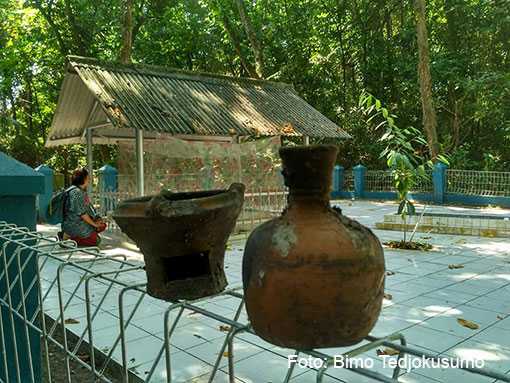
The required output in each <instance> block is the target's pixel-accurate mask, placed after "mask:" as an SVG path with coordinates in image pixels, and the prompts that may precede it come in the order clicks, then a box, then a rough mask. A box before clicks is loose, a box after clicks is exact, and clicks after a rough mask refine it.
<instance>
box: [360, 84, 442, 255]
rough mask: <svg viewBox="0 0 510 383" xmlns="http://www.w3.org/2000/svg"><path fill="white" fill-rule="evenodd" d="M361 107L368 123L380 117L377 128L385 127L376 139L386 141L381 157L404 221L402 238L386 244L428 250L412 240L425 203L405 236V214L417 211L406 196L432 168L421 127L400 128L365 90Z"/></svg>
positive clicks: (392, 117)
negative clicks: (422, 150)
mask: <svg viewBox="0 0 510 383" xmlns="http://www.w3.org/2000/svg"><path fill="white" fill-rule="evenodd" d="M360 107H362V109H363V110H364V112H365V115H367V116H368V118H367V123H370V122H371V121H376V120H380V122H379V124H378V125H377V127H378V128H381V127H384V128H385V129H386V131H385V133H384V134H383V135H382V137H381V138H380V139H379V141H380V142H381V143H383V144H384V145H385V148H384V150H383V151H382V152H381V155H380V156H381V158H385V159H386V163H387V165H388V168H389V169H390V170H391V174H392V182H393V186H394V188H395V190H396V192H397V201H398V210H397V214H400V216H401V217H402V221H403V223H404V224H403V239H402V240H401V241H388V242H386V243H384V244H385V245H387V246H389V247H392V248H399V249H409V250H430V249H431V248H432V245H430V244H429V243H424V242H419V241H413V238H414V234H415V233H416V229H417V228H418V225H419V224H420V221H421V218H422V217H423V214H424V213H425V209H426V206H424V208H423V210H422V213H421V214H420V217H419V219H418V222H417V223H416V225H415V226H414V229H413V231H412V233H411V235H410V236H408V224H407V223H408V217H409V216H410V215H416V207H415V205H414V203H413V201H412V200H411V199H410V198H409V197H410V191H411V190H413V188H414V187H415V186H416V184H417V182H418V181H419V180H420V179H422V180H427V179H429V178H430V172H429V171H427V170H428V169H431V168H432V165H433V162H432V161H431V160H426V159H425V158H424V155H423V153H421V152H420V149H421V148H424V147H426V146H427V141H426V140H425V138H424V137H423V134H422V132H421V131H419V130H418V129H416V128H413V127H407V128H405V129H402V128H399V127H398V126H397V125H396V124H395V118H396V116H395V115H394V114H391V113H390V112H389V111H388V109H386V108H385V107H383V106H382V104H381V102H380V101H379V100H378V99H376V98H375V97H374V96H372V95H371V94H368V93H364V94H362V96H361V97H360ZM436 160H438V161H441V162H444V163H448V161H447V159H446V158H445V157H444V156H442V155H439V156H438V157H437V158H436Z"/></svg>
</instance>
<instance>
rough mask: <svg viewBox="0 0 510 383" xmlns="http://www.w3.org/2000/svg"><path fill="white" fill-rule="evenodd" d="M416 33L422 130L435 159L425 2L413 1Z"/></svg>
mask: <svg viewBox="0 0 510 383" xmlns="http://www.w3.org/2000/svg"><path fill="white" fill-rule="evenodd" d="M414 7H415V11H416V32H417V40H418V79H419V82H420V94H421V105H422V111H423V128H424V130H425V135H426V136H427V142H428V144H429V151H430V156H431V158H432V159H435V158H436V157H437V155H438V154H439V142H438V139H437V120H436V111H435V109H434V102H433V99H432V78H431V75H430V67H429V61H430V59H429V43H428V37H427V21H426V16H425V0H415V2H414Z"/></svg>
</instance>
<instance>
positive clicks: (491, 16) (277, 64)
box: [0, 0, 510, 172]
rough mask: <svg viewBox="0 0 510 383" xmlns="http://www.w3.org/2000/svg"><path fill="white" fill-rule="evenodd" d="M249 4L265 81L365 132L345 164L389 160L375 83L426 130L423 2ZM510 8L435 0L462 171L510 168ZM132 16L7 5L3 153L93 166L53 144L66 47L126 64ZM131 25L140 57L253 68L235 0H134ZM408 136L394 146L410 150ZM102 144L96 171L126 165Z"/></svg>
mask: <svg viewBox="0 0 510 383" xmlns="http://www.w3.org/2000/svg"><path fill="white" fill-rule="evenodd" d="M246 5H247V9H248V13H249V16H250V17H251V20H252V23H253V25H254V28H255V30H256V32H257V37H258V38H259V39H260V41H261V45H262V48H263V55H264V61H265V62H264V67H265V70H264V72H265V74H266V76H268V77H270V78H271V79H273V80H279V81H284V82H289V83H292V84H294V86H295V88H296V90H297V92H298V93H300V94H301V95H302V96H303V97H304V98H305V99H306V100H307V101H308V102H310V103H311V104H312V105H313V106H315V107H316V108H317V109H318V110H320V111H321V112H322V113H324V114H325V115H326V116H328V117H329V118H330V119H332V120H333V121H335V122H336V123H338V124H339V125H340V126H341V127H342V128H344V129H345V130H347V131H348V132H350V133H351V135H352V136H353V137H354V139H353V140H349V141H345V142H341V143H339V144H340V149H341V150H340V156H339V161H340V162H341V163H342V165H344V166H345V167H350V166H352V165H353V164H355V163H359V162H362V163H364V164H365V165H366V166H369V167H371V168H382V167H383V166H385V159H384V157H383V158H381V157H380V156H379V154H380V153H381V151H383V150H384V149H385V148H386V146H388V141H387V140H386V139H388V136H386V139H385V140H382V141H381V140H379V139H380V138H382V137H383V136H384V135H385V134H386V131H387V129H388V125H391V124H390V123H389V121H390V120H388V119H386V121H387V122H386V125H385V127H384V128H382V127H377V125H378V124H376V123H369V124H366V118H365V111H364V109H363V108H362V107H360V104H359V97H360V95H361V93H362V91H363V90H364V89H366V90H367V91H368V92H370V93H372V94H373V95H374V96H375V97H376V98H377V99H379V100H383V101H384V105H386V106H387V107H386V108H387V112H383V110H382V109H381V110H380V111H379V112H380V114H381V115H382V113H388V117H391V118H393V117H392V116H391V113H389V111H391V110H397V111H398V115H399V125H400V126H414V127H420V126H421V125H422V124H421V107H420V99H419V90H418V85H417V84H418V81H417V73H416V64H417V51H416V34H415V18H414V13H413V7H412V2H402V1H397V0H390V1H385V2H382V1H368V0H351V1H345V0H324V1H316V0H312V1H310V0H293V1H288V0H256V1H251V2H248V1H246ZM509 8H510V4H509V0H503V1H492V2H489V1H484V2H479V1H470V2H466V1H460V0H445V1H441V2H428V27H429V39H430V41H429V43H430V52H431V70H432V78H433V92H434V99H435V101H436V109H437V115H438V133H439V138H440V142H441V144H442V147H443V151H444V152H445V153H448V154H449V155H451V158H452V165H453V166H455V167H461V168H471V169H491V170H507V169H508V168H509V166H510V59H509V57H510V56H509V55H508V52H509V51H510V19H509V17H508V9H509ZM122 11H123V0H110V1H106V0H95V1H87V0H25V1H23V0H0V150H4V151H7V152H9V153H10V154H12V155H14V156H15V157H17V158H19V159H20V160H22V161H25V162H27V163H29V164H31V165H37V164H39V163H42V162H46V163H51V164H54V166H56V167H57V170H58V171H64V172H66V171H68V170H69V169H72V167H73V166H76V165H77V164H79V163H82V162H83V156H84V151H83V150H82V149H81V148H80V147H70V148H67V149H64V148H61V149H51V150H50V149H47V148H44V141H45V137H46V134H47V132H48V127H49V125H50V124H51V119H52V116H53V113H54V110H55V105H56V102H57V97H58V91H59V88H60V84H61V81H62V78H63V74H64V67H65V55H66V54H78V55H88V56H94V57H98V58H101V59H107V60H116V59H117V57H118V55H119V49H120V45H121V20H122V17H121V15H122ZM224 19H227V20H228V21H229V23H230V26H231V28H232V31H233V33H234V35H235V36H236V38H237V39H238V42H239V52H238V51H236V49H235V48H234V44H233V42H232V38H231V36H229V34H228V33H227V31H226V30H225V27H224ZM133 24H134V32H133V34H134V46H133V60H134V61H137V62H142V63H148V64H159V65H166V66H172V67H177V68H182V69H189V70H198V71H211V72H215V73H225V74H230V75H235V76H245V75H247V72H246V69H245V68H243V65H242V60H241V58H243V59H244V60H245V61H246V62H248V63H250V64H251V65H253V64H254V57H253V52H252V50H251V49H250V43H249V41H248V39H247V36H246V33H245V32H244V30H243V28H242V25H241V22H240V19H239V14H238V11H237V9H236V6H235V4H234V2H233V1H232V0H182V1H177V0H134V20H133ZM382 117H384V115H382ZM377 121H379V120H377ZM374 122H375V121H374ZM379 122H381V121H379ZM414 133H416V132H414V131H412V130H408V132H406V129H400V130H399V131H397V132H394V133H393V134H394V136H391V137H392V138H395V139H397V138H399V135H400V134H403V135H404V136H406V137H410V138H411V139H412V138H413V137H414V136H415V134H414ZM417 136H421V133H420V134H419V135H417ZM400 138H402V137H400ZM405 142H407V141H405V140H404V141H403V142H402V143H401V144H396V145H400V146H399V148H400V149H402V150H404V149H405V146H406V144H405ZM411 145H412V146H413V148H415V149H416V153H415V154H416V155H417V156H418V157H420V156H426V155H427V154H426V152H427V151H426V150H424V147H423V145H422V144H421V143H419V142H417V141H413V142H412V143H411ZM400 149H399V150H400ZM407 149H409V148H407ZM97 151H98V153H97V154H98V156H96V158H97V161H98V162H97V163H96V166H100V165H102V164H101V163H100V162H99V161H108V162H111V161H113V160H114V159H115V152H114V151H113V150H112V149H110V148H107V149H97ZM66 156H67V157H66ZM409 160H410V161H411V164H413V159H412V158H411V157H409ZM396 161H397V160H396Z"/></svg>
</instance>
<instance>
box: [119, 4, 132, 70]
mask: <svg viewBox="0 0 510 383" xmlns="http://www.w3.org/2000/svg"><path fill="white" fill-rule="evenodd" d="M132 49H133V0H125V1H124V16H123V22H122V47H121V49H120V62H121V63H123V64H129V63H131V51H132Z"/></svg>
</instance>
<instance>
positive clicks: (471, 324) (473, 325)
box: [457, 318, 480, 330]
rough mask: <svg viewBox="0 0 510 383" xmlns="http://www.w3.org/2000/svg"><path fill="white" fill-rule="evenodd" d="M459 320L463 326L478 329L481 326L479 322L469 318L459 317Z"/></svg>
mask: <svg viewBox="0 0 510 383" xmlns="http://www.w3.org/2000/svg"><path fill="white" fill-rule="evenodd" d="M457 322H458V323H459V324H460V325H461V326H464V327H467V328H469V329H471V330H478V329H479V328H480V326H479V325H478V324H476V323H475V322H471V321H470V320H467V319H462V318H457Z"/></svg>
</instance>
